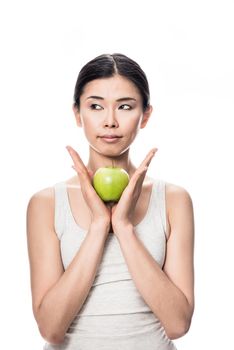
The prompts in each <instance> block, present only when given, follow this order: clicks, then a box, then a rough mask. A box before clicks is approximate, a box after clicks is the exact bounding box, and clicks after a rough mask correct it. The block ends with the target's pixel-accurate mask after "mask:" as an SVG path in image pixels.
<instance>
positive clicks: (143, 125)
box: [140, 105, 153, 129]
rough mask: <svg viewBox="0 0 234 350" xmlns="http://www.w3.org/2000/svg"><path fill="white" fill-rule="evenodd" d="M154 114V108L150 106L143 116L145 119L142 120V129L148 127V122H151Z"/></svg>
mask: <svg viewBox="0 0 234 350" xmlns="http://www.w3.org/2000/svg"><path fill="white" fill-rule="evenodd" d="M152 112H153V107H152V106H151V105H149V106H148V108H147V109H146V111H145V112H144V114H143V118H142V120H141V126H140V129H143V128H144V127H145V126H146V124H147V123H148V120H149V118H150V116H151V113H152Z"/></svg>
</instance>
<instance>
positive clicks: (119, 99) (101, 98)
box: [86, 96, 136, 102]
mask: <svg viewBox="0 0 234 350" xmlns="http://www.w3.org/2000/svg"><path fill="white" fill-rule="evenodd" d="M89 98H95V99H97V100H104V97H101V96H89V97H87V98H86V100H88V99H89ZM116 101H117V102H120V101H136V99H135V98H133V97H121V98H118V99H117V100H116Z"/></svg>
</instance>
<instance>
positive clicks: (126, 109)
mask: <svg viewBox="0 0 234 350" xmlns="http://www.w3.org/2000/svg"><path fill="white" fill-rule="evenodd" d="M123 106H127V107H129V108H127V109H126V108H121V109H124V110H130V109H132V107H131V106H130V105H127V104H124V105H121V106H120V107H123Z"/></svg>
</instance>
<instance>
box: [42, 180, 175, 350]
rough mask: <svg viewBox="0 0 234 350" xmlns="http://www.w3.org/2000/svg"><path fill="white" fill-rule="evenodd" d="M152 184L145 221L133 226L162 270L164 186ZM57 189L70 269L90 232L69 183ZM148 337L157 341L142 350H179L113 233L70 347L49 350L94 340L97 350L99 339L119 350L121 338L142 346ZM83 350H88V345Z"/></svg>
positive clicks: (58, 227) (58, 226)
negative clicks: (74, 206) (72, 199)
mask: <svg viewBox="0 0 234 350" xmlns="http://www.w3.org/2000/svg"><path fill="white" fill-rule="evenodd" d="M150 179H151V181H152V182H153V186H152V191H151V195H150V201H149V205H148V209H147V212H146V214H145V216H144V218H143V220H142V221H141V222H140V223H139V224H138V225H136V226H134V230H135V234H136V235H137V236H138V237H139V239H140V240H141V241H142V243H143V244H144V246H145V247H146V249H147V250H148V251H149V252H150V254H151V255H152V256H153V258H154V259H155V260H156V261H157V263H158V264H159V265H160V267H161V268H162V266H163V264H164V261H165V252H166V205H165V181H163V180H161V179H153V178H150ZM54 190H55V219H54V226H55V231H56V234H57V236H58V238H59V240H60V249H61V257H62V261H63V266H64V269H66V268H67V267H68V265H69V264H70V263H71V261H72V259H73V258H74V257H75V255H76V253H77V251H78V250H79V248H80V246H81V244H82V241H83V240H84V238H85V235H86V234H87V231H86V230H84V229H83V228H82V227H80V226H79V224H78V223H77V222H76V221H75V218H74V217H73V214H72V210H71V207H70V203H69V197H68V192H67V185H66V183H65V182H58V183H56V184H55V185H54ZM88 316H89V317H88ZM144 332H145V333H144ZM147 332H151V333H150V334H151V336H152V337H153V338H152V339H153V340H152V343H150V346H149V347H147V344H148V343H147V342H146V343H144V342H143V343H142V344H143V345H142V346H143V347H142V349H144V350H145V349H148V348H149V349H155V350H156V349H160V350H169V349H170V350H172V349H176V348H175V346H174V344H173V342H172V341H171V340H170V339H169V338H168V337H167V335H166V333H165V331H164V328H163V327H162V325H161V323H160V321H159V319H158V318H157V317H156V316H155V315H154V314H153V312H152V311H151V309H150V308H149V306H148V305H147V304H146V302H145V301H144V299H143V298H142V297H141V295H140V293H139V292H138V290H137V288H136V286H135V284H134V282H133V280H132V278H131V275H130V273H129V271H128V267H127V264H126V262H125V259H124V257H123V254H122V251H121V248H120V245H119V242H118V239H117V238H116V236H115V235H114V234H113V233H109V235H108V237H107V239H106V243H105V246H104V252H103V257H102V260H101V262H100V265H99V267H98V269H97V272H96V276H95V279H94V282H93V285H92V287H91V289H90V291H89V294H88V296H87V298H86V300H85V302H84V304H83V306H82V308H81V309H80V311H79V313H78V315H77V316H76V317H75V319H74V320H73V322H72V323H71V325H70V327H69V329H68V331H67V334H66V342H65V343H64V345H61V346H60V347H58V346H57V347H53V346H52V345H49V344H47V347H45V348H44V349H68V348H69V349H70V347H66V344H71V343H72V342H74V344H77V341H78V339H79V341H80V342H82V339H83V341H84V339H86V340H87V339H89V345H88V348H89V349H93V348H94V347H95V350H97V341H99V342H100V339H105V340H106V341H107V338H108V341H111V339H112V340H113V343H112V342H111V343H108V344H109V345H108V346H111V349H114V346H113V344H115V346H117V347H116V349H117V348H118V342H117V339H119V340H120V338H121V337H124V336H126V337H127V339H129V335H132V337H135V340H136V341H137V337H138V336H140V335H141V337H142V334H147ZM90 339H93V341H94V339H96V342H94V343H93V344H92V343H90ZM142 339H144V338H142ZM122 340H123V338H122ZM126 341H127V340H126ZM142 341H144V340H142ZM145 341H146V339H145ZM116 342H117V343H116ZM148 342H149V338H148ZM82 344H83V343H82ZM82 344H80V347H76V346H74V349H77V350H78V349H83V347H82ZM110 344H111V345H110ZM121 344H122V343H121ZM126 344H127V343H126ZM134 344H135V343H134ZM139 344H140V338H139ZM83 346H84V344H83ZM92 346H93V347H92ZM102 346H104V345H103V344H102V345H100V349H102ZM119 346H120V343H119ZM132 346H133V347H131V346H130V343H128V345H126V349H128V350H130V349H136V344H135V345H132ZM122 348H123V347H122V345H121V349H122ZM71 349H73V347H71ZM84 349H86V347H85V346H84ZM98 349H99V348H98ZM103 349H104V347H103ZM118 349H119V348H118ZM124 349H125V348H124Z"/></svg>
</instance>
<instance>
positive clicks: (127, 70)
mask: <svg viewBox="0 0 234 350" xmlns="http://www.w3.org/2000/svg"><path fill="white" fill-rule="evenodd" d="M115 74H119V75H121V76H123V77H126V78H127V79H129V80H130V81H131V82H133V83H134V84H135V86H136V87H137V88H138V90H139V92H140V94H141V96H142V100H143V111H145V110H146V109H147V107H148V106H149V104H150V92H149V84H148V80H147V77H146V75H145V73H144V72H143V70H142V69H141V67H140V66H139V64H138V63H137V62H135V61H133V60H132V59H131V58H129V57H127V56H125V55H123V54H120V53H114V54H103V55H100V56H97V57H95V58H94V59H92V60H91V61H89V62H88V63H86V64H85V65H84V66H83V68H82V69H81V70H80V72H79V75H78V78H77V81H76V85H75V91H74V97H73V99H74V103H73V105H74V106H75V107H77V109H78V110H79V108H80V96H81V95H82V93H83V89H84V86H85V85H86V84H87V83H88V82H90V81H92V80H94V79H100V78H108V77H112V76H114V75H115Z"/></svg>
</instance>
